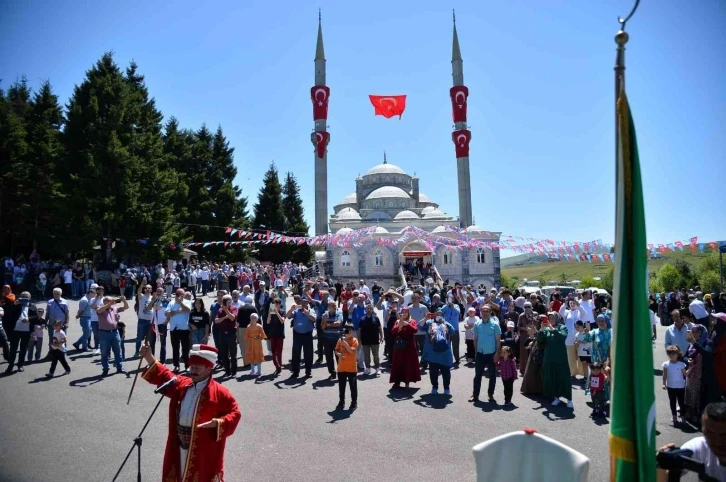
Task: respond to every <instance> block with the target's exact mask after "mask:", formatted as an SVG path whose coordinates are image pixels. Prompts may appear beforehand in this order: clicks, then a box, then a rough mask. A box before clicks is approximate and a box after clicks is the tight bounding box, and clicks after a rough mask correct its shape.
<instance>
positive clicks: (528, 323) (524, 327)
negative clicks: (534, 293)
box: [517, 301, 540, 376]
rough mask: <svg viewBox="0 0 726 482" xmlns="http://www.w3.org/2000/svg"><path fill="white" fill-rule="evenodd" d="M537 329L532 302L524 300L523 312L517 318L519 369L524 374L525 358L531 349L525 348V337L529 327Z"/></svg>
mask: <svg viewBox="0 0 726 482" xmlns="http://www.w3.org/2000/svg"><path fill="white" fill-rule="evenodd" d="M530 328H534V329H535V330H539V328H540V321H539V317H538V316H537V313H535V312H534V310H533V309H532V303H530V302H529V301H526V302H525V303H524V312H523V313H522V314H521V315H519V319H518V320H517V331H518V332H519V371H520V373H521V374H522V376H524V372H525V370H526V369H527V360H529V356H530V355H531V353H532V351H531V349H529V350H528V349H527V345H528V344H529V343H528V342H527V338H528V337H529V329H530Z"/></svg>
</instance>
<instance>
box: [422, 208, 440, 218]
mask: <svg viewBox="0 0 726 482" xmlns="http://www.w3.org/2000/svg"><path fill="white" fill-rule="evenodd" d="M434 211H437V209H436V208H435V207H433V206H426V207H425V208H423V209H422V210H421V216H426V215H427V214H428V213H431V212H434Z"/></svg>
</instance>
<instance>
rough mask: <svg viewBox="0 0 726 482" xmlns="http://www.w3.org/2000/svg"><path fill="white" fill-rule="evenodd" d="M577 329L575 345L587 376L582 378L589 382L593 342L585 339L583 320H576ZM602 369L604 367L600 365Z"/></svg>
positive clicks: (584, 381)
mask: <svg viewBox="0 0 726 482" xmlns="http://www.w3.org/2000/svg"><path fill="white" fill-rule="evenodd" d="M575 330H576V331H577V333H576V334H575V346H576V347H577V357H578V358H579V359H580V363H582V371H583V374H584V375H585V377H584V378H583V379H582V382H583V383H587V381H588V378H589V375H588V373H589V371H590V350H591V349H592V342H589V341H588V342H586V341H585V336H586V334H585V331H584V330H585V324H584V323H583V322H582V320H578V321H576V322H575ZM600 368H601V369H602V367H600Z"/></svg>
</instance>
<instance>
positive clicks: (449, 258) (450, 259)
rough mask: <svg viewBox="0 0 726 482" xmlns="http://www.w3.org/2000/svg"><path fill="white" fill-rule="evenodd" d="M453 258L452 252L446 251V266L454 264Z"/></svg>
mask: <svg viewBox="0 0 726 482" xmlns="http://www.w3.org/2000/svg"><path fill="white" fill-rule="evenodd" d="M453 262H454V261H453V257H452V255H451V251H449V250H448V249H447V250H445V251H444V264H453Z"/></svg>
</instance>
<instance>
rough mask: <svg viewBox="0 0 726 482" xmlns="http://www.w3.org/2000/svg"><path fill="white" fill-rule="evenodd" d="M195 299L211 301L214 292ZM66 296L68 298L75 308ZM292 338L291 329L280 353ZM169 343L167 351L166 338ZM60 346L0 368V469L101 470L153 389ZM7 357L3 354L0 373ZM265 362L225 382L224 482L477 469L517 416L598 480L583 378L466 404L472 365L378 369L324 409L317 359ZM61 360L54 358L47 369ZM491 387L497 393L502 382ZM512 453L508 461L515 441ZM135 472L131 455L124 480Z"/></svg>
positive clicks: (672, 434) (160, 439)
mask: <svg viewBox="0 0 726 482" xmlns="http://www.w3.org/2000/svg"><path fill="white" fill-rule="evenodd" d="M205 301H207V303H206V304H207V306H209V305H210V304H211V302H212V301H213V300H212V298H207V299H206V300H205ZM130 304H131V306H133V303H130ZM76 307H77V303H76V302H71V308H72V311H71V312H72V313H75V309H76ZM122 319H123V321H124V322H125V323H126V324H127V340H126V353H127V356H132V355H133V353H134V345H133V343H134V341H133V338H134V335H135V333H136V320H135V317H134V315H133V313H130V312H127V313H124V314H123V315H122ZM288 330H289V328H288ZM663 332H664V330H663V329H660V332H659V340H658V346H657V348H656V349H654V352H655V365H656V366H659V365H660V363H662V361H663V360H664V359H665V354H664V350H663V347H662V343H663ZM79 334H80V328H79V326H78V323H77V322H76V321H73V322H72V323H71V328H70V333H69V339H70V340H72V341H75V339H77V338H78V336H79ZM291 347H292V336H291V334H289V333H288V339H287V340H286V344H285V349H284V354H283V355H284V359H285V360H287V359H289V357H290V353H291ZM463 349H464V347H463V343H462V351H463ZM44 353H45V348H44ZM167 353H168V356H169V357H171V349H170V347H169V348H168V350H167ZM70 358H71V360H72V361H71V362H70V364H71V367H72V370H73V373H72V374H71V375H69V376H61V377H56V378H54V379H52V380H46V379H45V377H44V374H45V373H46V372H47V371H48V364H47V363H41V364H37V365H30V366H27V367H26V370H25V372H24V373H14V374H13V375H11V376H9V377H3V378H0V410H1V411H2V416H0V434H2V439H3V442H2V444H1V446H2V448H0V467H1V469H0V481H13V482H44V481H49V482H50V481H61V480H65V481H81V480H87V481H93V482H96V481H110V480H111V479H112V477H113V475H114V474H115V472H116V470H117V469H118V466H119V465H120V463H121V461H122V460H123V458H124V456H125V455H126V453H127V451H128V450H129V448H130V447H131V445H132V443H133V439H134V437H136V436H137V434H138V432H139V430H140V429H141V427H142V426H143V424H144V422H145V421H146V418H147V416H148V415H149V413H150V412H151V410H152V408H153V406H154V405H155V402H156V397H155V396H154V394H153V390H152V387H151V386H150V385H148V384H147V383H146V382H144V381H143V380H141V378H139V382H138V383H137V387H136V391H135V393H134V396H133V399H132V400H131V404H130V405H126V398H127V396H128V392H129V388H130V387H131V383H132V378H126V377H124V376H122V375H112V376H110V377H108V378H101V377H100V376H99V375H100V373H101V367H100V357H94V356H92V355H91V354H80V355H78V354H73V355H71V357H70ZM4 365H5V364H4V363H2V364H0V372H2V371H4V369H5V366H4ZM137 365H138V360H129V361H127V362H126V363H125V368H126V369H127V370H129V371H132V370H134V369H135V368H136V366H137ZM273 370H274V368H273V367H272V363H271V362H265V363H264V364H263V376H262V377H261V378H259V379H257V380H254V379H251V378H250V377H248V376H247V375H246V374H245V373H242V374H241V375H239V374H238V378H237V379H236V380H229V381H226V382H225V385H226V386H227V387H228V388H229V389H230V390H231V391H232V393H233V394H234V395H235V396H236V397H237V400H238V402H239V404H240V409H241V411H242V421H241V423H240V426H239V427H238V429H237V431H236V433H235V434H234V435H233V436H232V437H231V438H230V439H229V440H228V443H227V451H226V459H225V466H226V473H225V479H226V480H227V481H228V482H235V481H243V480H244V481H248V480H255V481H257V482H264V481H276V482H280V481H295V482H302V481H316V482H327V481H330V482H339V481H340V480H356V481H357V480H359V481H366V482H376V481H381V482H383V481H386V482H388V481H391V480H400V481H404V482H408V481H416V482H421V481H452V480H456V481H473V480H474V461H473V458H472V455H471V448H472V447H473V446H474V445H475V444H477V443H479V442H481V441H484V440H487V439H489V438H491V437H495V436H497V435H501V434H503V433H507V432H510V431H514V430H519V429H522V428H525V427H532V428H535V429H536V430H537V431H539V432H540V433H543V434H545V435H547V436H550V437H552V438H555V439H557V440H559V441H560V442H562V443H564V444H566V445H569V446H571V447H573V448H576V449H577V450H579V451H581V452H582V453H584V454H585V455H587V456H588V457H590V459H591V464H592V465H591V475H590V480H591V481H595V482H597V481H604V480H607V479H608V470H609V458H608V445H607V440H608V422H607V421H593V420H592V419H591V418H590V417H589V414H590V411H591V409H590V408H589V407H588V406H587V405H586V403H587V402H588V401H589V399H588V398H587V397H585V394H584V392H583V391H582V389H581V388H579V387H576V388H574V403H575V409H574V411H573V410H569V409H567V408H566V407H564V406H558V407H551V406H549V405H547V404H545V405H542V400H539V399H530V398H527V397H523V396H522V395H521V394H519V382H517V383H516V384H515V392H514V393H515V396H514V399H513V401H514V404H515V406H514V407H507V408H505V407H502V406H497V405H492V404H488V403H484V404H482V406H480V407H475V406H473V405H471V404H469V403H467V398H468V397H469V395H470V394H471V381H472V376H473V369H472V368H464V367H462V368H460V369H458V370H455V371H454V372H453V375H452V396H451V398H448V397H444V396H431V395H429V392H430V388H431V385H430V383H429V381H428V376H424V380H422V382H421V383H419V384H417V385H415V386H413V385H412V388H411V389H410V390H409V391H408V392H397V393H391V392H390V391H389V389H390V385H389V384H388V378H387V376H386V375H385V374H384V375H383V376H381V377H378V378H373V377H365V376H361V377H360V379H359V383H358V387H359V403H358V404H359V408H358V410H357V411H356V412H355V413H354V414H352V415H350V416H349V415H348V413H347V412H344V413H343V414H342V415H341V414H340V413H334V412H333V409H334V407H335V405H336V404H337V401H338V399H337V397H338V388H337V386H335V385H334V384H333V383H331V382H328V381H326V380H325V379H326V378H327V375H328V373H327V370H326V368H325V366H324V365H320V366H316V368H315V369H314V370H313V377H312V379H308V380H306V381H302V380H300V381H295V380H288V379H287V372H283V374H282V376H281V377H280V378H277V379H274V378H272V377H271V376H270V374H271V373H272V371H273ZM61 372H62V369H61V368H60V367H59V368H58V370H57V372H56V373H61ZM112 372H113V370H112ZM654 376H655V375H654ZM485 383H486V382H485ZM656 388H657V390H656V396H657V409H658V412H657V413H658V417H657V434H658V439H657V443H658V444H665V443H667V442H676V443H678V444H681V443H683V442H685V441H687V440H689V439H690V438H692V437H693V436H694V435H693V434H692V433H685V432H683V431H682V430H680V429H675V428H673V427H672V425H671V423H670V416H669V409H668V400H667V396H666V394H665V392H664V391H661V390H660V377H659V376H657V377H656ZM496 398H497V400H498V401H500V402H502V401H503V392H502V385H501V382H499V383H498V384H497V391H496ZM167 406H168V404H167V403H163V404H162V408H161V409H160V410H159V412H158V413H157V415H156V417H155V418H154V420H152V422H151V424H150V425H149V428H148V429H147V432H146V433H145V434H144V443H143V456H142V474H143V480H147V481H151V480H159V479H160V473H161V461H162V457H163V453H164V444H165V440H166V428H167V408H166V407H167ZM512 463H514V464H516V463H517V462H516V454H513V455H512ZM135 477H136V459H135V456H134V457H132V458H131V460H130V462H129V463H128V464H127V467H126V468H125V469H124V472H123V475H122V477H121V478H120V480H123V481H132V480H136V478H135Z"/></svg>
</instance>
